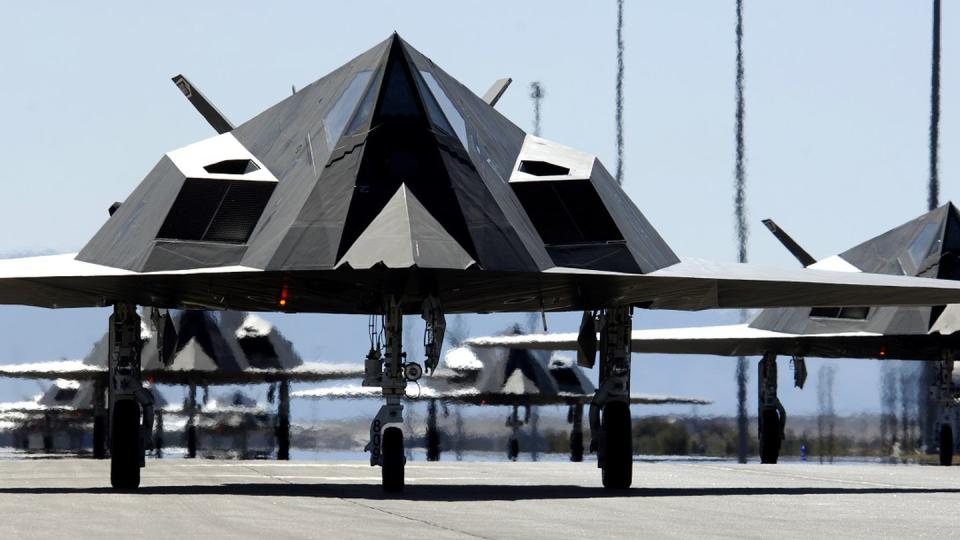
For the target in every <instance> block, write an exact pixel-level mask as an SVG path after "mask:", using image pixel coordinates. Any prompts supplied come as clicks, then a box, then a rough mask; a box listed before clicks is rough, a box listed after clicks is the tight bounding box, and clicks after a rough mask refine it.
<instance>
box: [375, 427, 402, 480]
mask: <svg viewBox="0 0 960 540" xmlns="http://www.w3.org/2000/svg"><path fill="white" fill-rule="evenodd" d="M381 450H382V452H383V465H382V466H381V467H380V472H381V474H382V475H383V490H384V491H389V492H397V491H403V466H404V465H405V464H406V461H407V458H406V457H404V455H403V431H401V430H400V428H397V427H388V428H387V429H385V430H383V446H382V449H381Z"/></svg>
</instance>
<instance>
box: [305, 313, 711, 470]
mask: <svg viewBox="0 0 960 540" xmlns="http://www.w3.org/2000/svg"><path fill="white" fill-rule="evenodd" d="M511 334H512V335H520V330H519V328H514V329H513V330H512V332H511ZM595 392H596V388H595V387H594V385H593V383H591V382H590V380H589V379H588V378H587V376H586V374H585V373H584V372H583V371H582V370H581V369H580V367H579V366H577V365H576V364H575V363H574V361H573V360H572V359H569V358H563V357H553V358H551V357H550V356H549V355H547V354H543V353H541V352H539V351H532V350H522V349H507V348H500V349H478V350H474V349H471V348H470V347H456V348H452V349H450V350H448V351H447V353H446V354H445V355H444V359H443V365H442V366H441V367H440V368H439V369H438V370H437V371H436V372H435V373H434V375H433V376H432V377H430V378H429V379H424V380H423V382H421V383H420V384H419V386H418V388H417V389H416V390H411V391H410V394H409V395H408V399H412V400H426V401H427V402H428V408H427V430H426V437H425V439H426V444H427V459H428V460H430V461H435V460H437V459H439V457H440V450H441V449H440V434H439V432H438V431H437V403H436V402H437V401H440V402H442V403H444V404H465V405H476V406H506V407H511V408H512V410H511V412H510V414H509V416H507V421H506V426H507V427H508V428H510V430H511V436H510V438H509V440H508V443H507V456H508V457H509V458H510V459H513V460H515V459H517V457H518V456H519V454H520V442H519V441H520V439H519V433H520V429H521V428H522V427H523V426H524V425H525V424H527V423H529V422H530V420H531V417H532V416H531V410H532V409H533V408H535V407H537V406H544V405H563V406H567V407H569V411H568V421H569V422H570V424H571V425H572V429H571V432H570V460H571V461H583V451H584V446H583V408H584V405H586V404H588V403H589V402H590V401H591V400H592V399H593V397H594V395H595ZM292 397H294V398H310V399H373V398H379V397H380V390H379V389H377V388H371V387H363V386H359V385H347V386H332V387H321V388H314V389H308V390H298V391H296V392H293V394H292ZM629 399H630V403H631V404H643V405H650V404H653V405H663V404H692V405H705V404H709V403H710V401H709V400H705V399H700V398H691V397H683V396H669V395H652V394H631V395H630V398H629ZM521 407H522V408H524V409H525V411H526V412H525V414H524V415H523V416H521V415H520V411H519V410H520V408H521ZM533 414H535V413H533Z"/></svg>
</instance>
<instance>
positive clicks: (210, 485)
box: [0, 459, 960, 540]
mask: <svg viewBox="0 0 960 540" xmlns="http://www.w3.org/2000/svg"><path fill="white" fill-rule="evenodd" d="M406 474H407V481H408V486H407V490H406V491H405V492H404V493H403V494H402V495H401V496H399V497H385V496H384V494H383V493H382V491H381V489H380V486H379V482H380V471H379V469H375V468H371V467H369V466H367V465H366V464H365V463H362V462H347V463H324V462H285V463H277V462H269V461H256V462H236V461H234V462H213V461H186V460H181V459H177V460H169V459H168V460H161V461H149V462H148V464H147V468H146V469H144V471H143V482H142V487H141V489H140V490H139V491H138V492H136V493H115V492H112V490H110V489H109V488H108V487H106V486H107V485H108V478H109V476H108V475H109V463H108V462H106V461H94V460H90V459H51V460H23V461H20V460H5V461H0V520H2V521H0V538H48V537H51V538H52V537H57V538H74V537H79V538H93V537H100V538H118V537H121V536H126V537H128V538H176V537H187V538H260V539H263V538H269V539H270V540H274V539H280V538H366V539H370V538H375V539H391V538H425V537H426V538H564V539H566V538H638V537H643V538H693V537H696V538H701V537H737V538H740V537H766V538H770V537H774V536H776V537H782V538H811V537H815V538H819V537H825V536H833V537H837V538H878V537H881V538H882V537H894V538H903V537H924V536H926V537H945V536H951V535H953V534H956V533H957V530H956V527H957V525H958V524H960V515H958V513H960V467H951V468H941V467H921V466H892V465H816V464H790V465H773V466H770V465H764V466H761V465H736V464H727V463H716V462H712V463H636V464H635V466H634V485H635V486H636V487H635V488H634V489H631V490H629V491H626V492H620V493H614V492H608V491H605V490H603V489H602V488H600V487H599V483H600V475H599V471H598V470H597V469H596V468H595V464H593V463H580V464H575V463H562V462H540V463H529V462H519V463H505V462H489V463H487V462H482V463H477V462H469V463H468V462H459V463H458V462H439V463H423V462H416V463H413V462H411V463H409V464H408V465H407V473H406Z"/></svg>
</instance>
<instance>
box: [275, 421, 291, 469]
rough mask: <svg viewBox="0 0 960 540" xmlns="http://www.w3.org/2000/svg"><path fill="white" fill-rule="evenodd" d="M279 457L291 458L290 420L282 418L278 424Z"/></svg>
mask: <svg viewBox="0 0 960 540" xmlns="http://www.w3.org/2000/svg"><path fill="white" fill-rule="evenodd" d="M277 459H278V460H282V461H289V460H290V420H281V421H280V422H279V424H278V425H277Z"/></svg>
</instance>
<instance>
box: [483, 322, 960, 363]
mask: <svg viewBox="0 0 960 540" xmlns="http://www.w3.org/2000/svg"><path fill="white" fill-rule="evenodd" d="M465 343H466V344H467V345H470V346H473V347H511V348H517V349H535V350H552V351H575V350H577V334H569V333H565V334H541V335H523V336H491V337H477V338H471V339H468V340H466V342H465ZM630 346H631V350H632V351H633V352H635V353H659V354H705V355H716V356H760V355H763V354H765V353H767V352H775V353H777V354H780V355H787V356H803V357H811V358H875V359H889V360H935V359H938V358H940V354H941V351H943V350H944V349H945V348H956V347H958V346H960V336H957V335H955V334H946V335H944V334H939V333H931V334H897V335H884V334H877V333H873V332H838V333H825V334H790V333H785V332H774V331H771V330H762V329H759V328H751V327H750V326H749V325H746V324H731V325H721V326H701V327H692V328H663V329H653V330H634V331H633V334H632V338H631V345H630Z"/></svg>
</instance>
